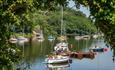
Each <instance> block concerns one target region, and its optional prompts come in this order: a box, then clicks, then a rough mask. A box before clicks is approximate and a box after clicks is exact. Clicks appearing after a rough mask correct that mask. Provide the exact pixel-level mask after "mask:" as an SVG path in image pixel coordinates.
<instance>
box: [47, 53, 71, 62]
mask: <svg viewBox="0 0 115 70" xmlns="http://www.w3.org/2000/svg"><path fill="white" fill-rule="evenodd" d="M69 60H70V58H69V57H67V56H61V55H54V56H50V57H48V58H46V59H45V62H46V63H48V64H59V63H67V62H69Z"/></svg>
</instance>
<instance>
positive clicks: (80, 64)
mask: <svg viewBox="0 0 115 70" xmlns="http://www.w3.org/2000/svg"><path fill="white" fill-rule="evenodd" d="M68 42H69V44H72V45H73V49H71V50H72V51H86V52H87V51H89V50H88V49H89V48H91V47H93V46H95V45H98V46H101V47H106V48H107V46H106V45H105V43H104V41H103V40H102V39H100V40H99V39H98V40H81V41H76V40H74V39H69V40H68ZM55 43H56V42H48V41H44V42H42V43H40V42H38V41H34V42H32V43H30V44H23V43H20V44H18V45H20V46H18V47H21V48H22V50H23V54H24V58H22V61H21V62H20V65H18V67H22V68H23V69H27V70H115V62H114V57H113V56H114V54H115V52H114V51H113V50H112V49H111V48H108V51H106V52H98V53H96V55H95V58H93V59H90V58H83V59H77V58H72V60H73V61H72V63H71V64H61V65H47V64H45V63H44V59H45V58H46V55H48V54H50V53H51V52H52V49H53V46H54V45H55ZM52 67H53V68H52Z"/></svg>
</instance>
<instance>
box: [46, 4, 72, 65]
mask: <svg viewBox="0 0 115 70" xmlns="http://www.w3.org/2000/svg"><path fill="white" fill-rule="evenodd" d="M61 10H62V21H61V36H62V30H63V29H62V27H63V6H62V7H61ZM68 50H69V49H68V43H67V42H65V40H61V42H59V43H57V44H56V46H54V53H55V55H53V56H51V57H48V58H46V59H45V62H46V63H48V64H58V63H65V62H69V61H70V60H71V59H70V57H68V56H62V55H60V54H59V53H61V52H65V51H66V52H67V51H68Z"/></svg>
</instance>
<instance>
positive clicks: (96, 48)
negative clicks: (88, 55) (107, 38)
mask: <svg viewBox="0 0 115 70" xmlns="http://www.w3.org/2000/svg"><path fill="white" fill-rule="evenodd" d="M107 50H108V49H107V48H103V47H98V46H95V47H93V48H91V49H90V51H93V52H105V51H107Z"/></svg>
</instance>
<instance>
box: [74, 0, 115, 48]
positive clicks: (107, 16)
mask: <svg viewBox="0 0 115 70" xmlns="http://www.w3.org/2000/svg"><path fill="white" fill-rule="evenodd" d="M75 1H76V2H78V3H80V4H83V5H84V6H88V7H89V9H90V14H91V16H92V17H93V18H94V19H95V24H96V26H97V27H98V28H100V30H101V31H102V32H103V33H104V34H105V39H106V41H108V42H109V43H110V44H111V46H112V47H115V43H114V42H115V32H114V31H115V0H90V1H89V0H75Z"/></svg>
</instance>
